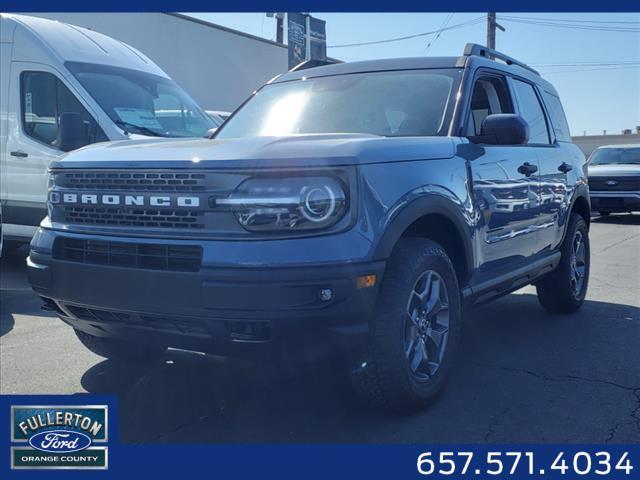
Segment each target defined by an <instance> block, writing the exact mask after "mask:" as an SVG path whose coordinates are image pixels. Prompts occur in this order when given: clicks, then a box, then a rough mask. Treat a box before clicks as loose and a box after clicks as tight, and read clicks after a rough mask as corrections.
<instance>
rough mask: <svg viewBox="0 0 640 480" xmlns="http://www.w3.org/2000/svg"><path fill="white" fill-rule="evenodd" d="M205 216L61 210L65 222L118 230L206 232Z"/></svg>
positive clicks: (137, 210)
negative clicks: (165, 229)
mask: <svg viewBox="0 0 640 480" xmlns="http://www.w3.org/2000/svg"><path fill="white" fill-rule="evenodd" d="M203 216H204V212H202V211H195V210H188V209H187V210H185V209H182V210H176V209H164V208H163V209H162V210H158V209H153V210H151V209H141V208H107V207H64V219H63V220H64V222H65V223H79V224H88V225H116V226H120V227H129V226H131V227H151V228H179V229H199V228H205V226H204V223H203V222H202V217H203Z"/></svg>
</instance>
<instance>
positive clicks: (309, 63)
mask: <svg viewBox="0 0 640 480" xmlns="http://www.w3.org/2000/svg"><path fill="white" fill-rule="evenodd" d="M334 63H343V62H342V61H341V60H335V59H330V58H328V59H326V60H305V61H304V62H300V63H299V64H298V65H296V66H295V67H293V68H292V69H291V70H289V71H290V72H297V71H298V70H306V69H308V68H314V67H322V66H323V65H333V64H334Z"/></svg>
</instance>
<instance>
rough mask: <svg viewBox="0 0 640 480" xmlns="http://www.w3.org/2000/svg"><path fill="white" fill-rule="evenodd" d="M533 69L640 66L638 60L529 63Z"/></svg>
mask: <svg viewBox="0 0 640 480" xmlns="http://www.w3.org/2000/svg"><path fill="white" fill-rule="evenodd" d="M528 65H531V66H532V67H542V68H555V67H609V66H623V65H629V66H633V65H640V61H638V60H630V61H628V60H624V61H619V62H612V61H603V62H567V63H529V64H528Z"/></svg>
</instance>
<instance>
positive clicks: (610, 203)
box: [589, 191, 640, 212]
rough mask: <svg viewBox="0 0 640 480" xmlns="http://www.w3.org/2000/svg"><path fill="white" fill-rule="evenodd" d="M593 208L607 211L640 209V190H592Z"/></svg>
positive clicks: (590, 194)
mask: <svg viewBox="0 0 640 480" xmlns="http://www.w3.org/2000/svg"><path fill="white" fill-rule="evenodd" d="M589 196H590V197H591V209H592V210H595V211H607V212H630V211H637V210H640V192H626V191H618V192H615V191H609V192H603V191H595V192H590V193H589Z"/></svg>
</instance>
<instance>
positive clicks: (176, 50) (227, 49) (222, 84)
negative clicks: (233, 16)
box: [28, 13, 287, 110]
mask: <svg viewBox="0 0 640 480" xmlns="http://www.w3.org/2000/svg"><path fill="white" fill-rule="evenodd" d="M28 15H35V16H40V17H45V18H50V19H53V20H59V21H61V22H66V23H70V24H73V25H78V26H80V27H86V28H90V29H92V30H95V31H97V32H100V33H103V34H105V35H108V36H110V37H113V38H116V39H118V40H121V41H123V42H125V43H128V44H129V45H131V46H133V47H135V48H137V49H138V50H140V51H141V52H142V53H144V54H145V55H147V56H148V57H149V58H151V59H152V60H153V61H154V62H155V63H156V64H158V65H159V66H160V68H162V69H163V70H164V71H165V72H167V74H168V75H169V76H170V77H171V78H173V79H174V80H175V81H176V82H177V83H178V84H180V85H181V86H182V88H184V89H185V90H186V91H187V92H188V93H189V94H190V95H191V96H192V97H193V98H194V99H195V100H196V101H197V102H198V103H199V104H200V106H202V107H203V108H205V109H207V110H233V109H235V108H236V107H237V106H238V105H239V104H240V103H242V102H243V101H244V100H245V99H246V98H247V97H248V96H249V95H250V94H251V92H253V91H254V90H255V89H256V88H258V87H259V86H261V85H263V84H264V83H266V82H267V81H269V80H270V79H271V78H273V77H274V76H276V75H277V74H279V73H282V72H285V71H286V70H287V49H286V47H285V46H282V45H279V44H276V43H274V42H270V41H268V40H264V39H260V38H258V37H253V36H251V35H248V34H243V33H241V32H235V31H233V30H230V29H227V28H224V27H219V26H213V25H211V24H205V23H204V22H200V21H199V20H193V21H192V20H190V19H185V18H184V17H182V16H180V15H174V14H166V13H36V14H28Z"/></svg>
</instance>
